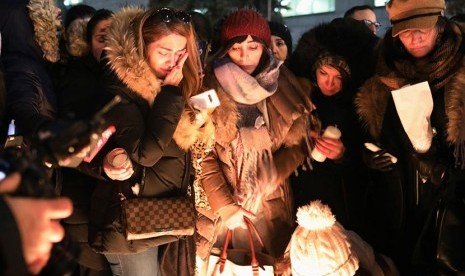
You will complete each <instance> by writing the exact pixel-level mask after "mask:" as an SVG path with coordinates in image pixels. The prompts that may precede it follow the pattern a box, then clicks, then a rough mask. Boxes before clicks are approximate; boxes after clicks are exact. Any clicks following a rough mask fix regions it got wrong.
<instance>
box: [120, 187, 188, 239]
mask: <svg viewBox="0 0 465 276" xmlns="http://www.w3.org/2000/svg"><path fill="white" fill-rule="evenodd" d="M194 212H195V210H194V205H193V202H192V201H191V199H190V198H189V197H188V196H177V197H168V198H133V199H125V200H123V202H122V221H123V227H124V228H125V234H126V239H127V240H140V239H147V238H155V237H160V236H190V235H193V234H194V227H195V213H194Z"/></svg>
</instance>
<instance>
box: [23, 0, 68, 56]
mask: <svg viewBox="0 0 465 276" xmlns="http://www.w3.org/2000/svg"><path fill="white" fill-rule="evenodd" d="M27 8H28V10H29V17H30V18H31V20H32V24H33V25H34V34H35V40H36V42H37V43H38V44H39V46H40V48H41V49H42V52H43V54H44V58H45V59H46V60H48V61H50V62H53V63H55V62H57V61H58V60H59V59H60V51H59V47H58V31H57V26H56V25H55V8H56V7H55V1H53V0H30V1H29V4H28V5H27Z"/></svg>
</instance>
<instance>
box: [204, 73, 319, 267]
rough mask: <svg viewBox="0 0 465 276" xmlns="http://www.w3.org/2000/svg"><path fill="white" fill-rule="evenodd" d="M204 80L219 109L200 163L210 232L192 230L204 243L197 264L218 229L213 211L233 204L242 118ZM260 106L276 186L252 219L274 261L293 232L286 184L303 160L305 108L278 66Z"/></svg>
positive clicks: (295, 87) (228, 98) (291, 77)
mask: <svg viewBox="0 0 465 276" xmlns="http://www.w3.org/2000/svg"><path fill="white" fill-rule="evenodd" d="M207 78H208V79H207V80H206V82H205V85H207V86H208V87H210V88H214V89H215V90H216V91H217V93H218V97H219V99H220V102H221V105H220V106H219V107H217V109H216V110H215V111H214V112H213V114H212V120H213V121H214V123H215V141H216V143H215V145H214V147H213V149H212V151H211V152H210V153H209V154H208V155H207V156H206V157H205V159H203V160H202V163H201V166H202V174H203V175H202V178H201V182H202V185H203V188H204V190H205V193H206V196H207V198H208V202H209V204H210V206H211V210H210V214H206V217H209V218H210V219H212V220H211V221H210V222H213V223H215V224H214V225H213V226H212V225H211V223H208V222H205V221H202V222H201V223H200V224H199V225H198V228H199V229H198V230H199V233H200V235H201V236H202V237H204V238H205V239H206V240H207V242H203V243H202V242H199V244H198V245H200V246H198V248H197V249H198V254H199V255H200V256H201V257H203V258H204V257H206V256H208V253H209V248H211V246H212V245H213V244H214V243H215V241H216V239H217V236H216V235H215V233H218V231H221V229H224V228H223V226H222V224H221V220H219V219H218V218H219V217H218V211H219V210H221V209H222V208H225V207H228V206H234V205H236V204H237V202H236V200H235V194H234V192H233V187H232V184H231V179H234V177H235V174H236V170H237V168H236V163H235V162H236V161H235V159H234V157H233V156H234V152H235V147H234V145H233V144H234V143H233V141H234V140H235V139H236V138H237V135H238V132H239V127H238V124H239V120H240V118H241V116H243V114H241V113H240V112H239V109H238V104H237V103H236V102H235V101H234V100H233V99H232V97H231V96H230V95H229V94H227V93H226V92H225V91H224V89H223V87H221V85H220V84H219V83H218V80H217V79H216V77H215V75H214V74H213V72H211V73H210V74H208V75H207ZM264 102H265V104H266V107H267V111H268V116H269V125H268V126H267V127H268V133H269V135H270V138H271V142H272V145H271V149H272V153H273V159H274V164H275V167H276V170H277V175H278V181H277V183H280V185H278V186H277V188H276V189H275V190H274V192H272V193H271V194H270V195H269V196H268V197H266V198H264V199H263V201H262V204H261V205H262V208H260V209H259V211H258V213H257V214H256V215H257V218H261V220H260V221H259V220H258V219H257V220H256V221H255V224H256V227H257V229H258V231H259V232H260V231H261V230H262V233H261V235H262V239H263V241H264V244H265V248H266V250H267V252H268V253H269V254H271V255H273V256H275V257H277V256H280V255H281V254H283V253H284V249H285V247H286V246H287V243H288V242H289V240H290V236H291V234H292V229H293V226H294V223H293V214H292V195H291V192H290V189H289V185H288V182H287V181H286V179H287V177H288V176H289V175H290V173H291V172H292V171H293V170H294V169H295V168H296V167H297V166H298V165H299V164H301V163H302V162H303V160H304V157H305V156H306V154H307V153H306V151H305V147H304V146H303V143H304V139H305V136H306V135H308V133H307V127H309V126H308V121H307V115H308V113H309V110H310V109H311V103H310V102H309V100H308V98H307V97H305V94H304V92H303V91H302V88H301V87H300V84H299V83H298V81H297V79H296V78H295V76H294V75H293V74H292V73H291V72H290V71H289V70H288V69H287V68H285V67H284V66H282V67H281V69H280V75H279V78H278V90H277V91H276V92H275V93H274V94H273V95H272V96H270V97H268V98H266V99H265V100H264ZM255 139H258V138H255ZM212 214H213V215H212ZM234 231H236V230H234ZM238 231H240V230H238ZM265 233H266V234H265ZM233 237H234V234H233ZM233 242H234V238H233Z"/></svg>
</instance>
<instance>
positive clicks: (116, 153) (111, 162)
mask: <svg viewBox="0 0 465 276" xmlns="http://www.w3.org/2000/svg"><path fill="white" fill-rule="evenodd" d="M103 170H104V171H105V173H106V174H107V176H108V177H109V178H110V179H112V180H119V181H123V180H126V179H129V178H130V177H131V176H132V174H133V173H134V169H133V166H132V162H131V159H130V158H129V156H128V154H127V152H126V151H125V150H124V149H122V148H116V149H114V150H112V151H110V152H109V153H108V154H107V156H105V158H104V159H103Z"/></svg>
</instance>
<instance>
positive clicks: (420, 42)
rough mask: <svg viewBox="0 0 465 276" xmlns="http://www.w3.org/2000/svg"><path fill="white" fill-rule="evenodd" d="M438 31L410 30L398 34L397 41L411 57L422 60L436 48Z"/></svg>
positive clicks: (432, 29) (434, 29) (433, 29)
mask: <svg viewBox="0 0 465 276" xmlns="http://www.w3.org/2000/svg"><path fill="white" fill-rule="evenodd" d="M437 37H438V29H437V28H436V27H434V28H431V29H410V30H405V31H403V32H401V33H399V39H400V41H402V44H404V47H405V49H406V50H407V52H409V53H410V54H411V55H412V56H414V57H416V58H422V57H425V56H426V55H428V54H429V53H431V51H433V49H434V46H436V40H437Z"/></svg>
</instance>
